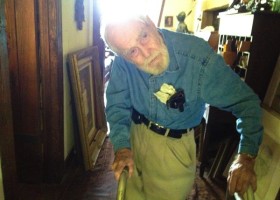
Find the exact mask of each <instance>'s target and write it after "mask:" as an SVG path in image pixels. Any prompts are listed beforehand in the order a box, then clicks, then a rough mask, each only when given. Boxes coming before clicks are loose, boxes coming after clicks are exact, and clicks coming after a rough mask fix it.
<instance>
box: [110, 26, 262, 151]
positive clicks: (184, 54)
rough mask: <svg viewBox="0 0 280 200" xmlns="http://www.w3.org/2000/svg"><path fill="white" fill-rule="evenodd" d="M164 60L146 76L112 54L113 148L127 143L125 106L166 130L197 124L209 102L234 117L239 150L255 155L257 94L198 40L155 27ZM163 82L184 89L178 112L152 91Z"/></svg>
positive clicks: (128, 118)
mask: <svg viewBox="0 0 280 200" xmlns="http://www.w3.org/2000/svg"><path fill="white" fill-rule="evenodd" d="M159 31H160V33H161V34H162V36H163V40H164V42H165V44H166V46H167V49H168V52H169V56H170V63H169V66H168V68H167V70H166V71H165V72H163V73H162V74H160V75H150V74H148V73H145V72H143V71H141V70H139V69H138V68H137V67H136V66H135V65H134V64H132V63H130V62H128V61H126V60H125V59H124V58H122V57H119V56H116V58H115V60H114V63H113V67H112V71H111V75H110V80H109V84H108V87H107V90H106V97H107V105H106V117H107V121H108V122H109V125H110V135H109V136H110V139H111V141H112V143H113V146H114V150H115V151H117V150H118V149H121V148H125V147H127V148H129V147H130V141H129V140H130V137H129V131H130V125H131V121H132V120H131V109H132V108H135V109H136V110H137V111H138V112H140V113H142V114H144V115H145V116H146V118H148V119H149V120H151V121H153V122H155V123H158V124H160V125H161V126H164V127H166V128H171V129H185V128H190V127H194V126H196V125H198V124H199V123H200V122H201V119H202V117H203V114H204V111H205V105H206V104H210V105H212V106H215V107H217V108H220V109H222V110H226V111H230V112H232V113H233V115H234V116H236V117H237V121H236V122H237V123H236V125H237V126H236V128H237V131H238V132H239V133H240V134H241V137H240V144H239V150H238V151H239V152H242V153H248V154H251V155H256V154H257V152H258V149H259V145H260V143H261V140H262V133H263V127H262V124H261V117H262V114H261V113H262V111H261V108H260V101H259V98H258V97H257V95H256V94H255V93H254V92H253V91H252V90H251V88H249V87H248V86H247V85H246V83H244V82H243V81H242V80H241V79H240V77H239V76H238V75H237V74H236V73H235V72H234V71H233V70H232V69H231V68H230V67H229V66H227V65H226V64H225V62H224V60H223V58H222V57H221V56H220V55H218V54H217V53H216V52H215V51H213V50H212V48H211V47H210V46H209V45H208V43H207V42H205V41H204V40H202V39H200V38H197V37H195V36H192V35H187V34H181V33H176V32H171V31H167V30H160V29H159ZM163 83H167V84H169V85H172V86H173V87H174V88H175V89H183V91H184V93H185V100H186V101H185V104H184V111H183V112H180V111H179V110H178V109H172V108H169V109H168V108H167V106H166V104H164V103H162V102H160V101H159V100H158V99H157V98H156V96H155V95H154V93H155V92H157V91H159V90H160V87H161V86H162V84H163Z"/></svg>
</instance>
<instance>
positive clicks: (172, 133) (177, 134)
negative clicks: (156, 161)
mask: <svg viewBox="0 0 280 200" xmlns="http://www.w3.org/2000/svg"><path fill="white" fill-rule="evenodd" d="M132 120H133V122H134V123H135V124H142V123H143V124H145V125H146V126H147V127H148V128H149V129H150V130H152V131H154V132H155V133H158V134H160V135H165V133H166V130H167V128H164V127H163V126H160V125H158V124H157V123H154V122H151V121H150V120H148V119H147V118H146V117H145V116H144V115H142V114H140V113H139V112H137V111H136V110H135V109H133V111H132ZM192 129H193V128H189V129H176V130H175V129H170V130H169V132H168V134H167V136H168V137H172V138H181V137H182V134H184V133H187V132H189V131H191V130H192Z"/></svg>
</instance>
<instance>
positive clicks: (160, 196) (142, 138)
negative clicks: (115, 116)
mask: <svg viewBox="0 0 280 200" xmlns="http://www.w3.org/2000/svg"><path fill="white" fill-rule="evenodd" d="M131 145H132V150H133V156H134V164H135V166H134V174H133V176H132V177H131V178H129V179H128V181H127V187H126V200H164V199H166V200H185V199H186V197H187V195H188V194H189V193H190V192H191V190H192V187H193V183H194V178H195V169H196V157H195V154H196V147H195V141H194V131H193V130H192V131H190V132H189V133H187V134H184V135H183V136H182V138H180V139H176V138H170V137H166V136H162V135H159V134H157V133H154V132H153V131H151V130H149V129H147V127H146V126H145V125H143V124H140V125H135V124H134V123H133V124H132V127H131Z"/></svg>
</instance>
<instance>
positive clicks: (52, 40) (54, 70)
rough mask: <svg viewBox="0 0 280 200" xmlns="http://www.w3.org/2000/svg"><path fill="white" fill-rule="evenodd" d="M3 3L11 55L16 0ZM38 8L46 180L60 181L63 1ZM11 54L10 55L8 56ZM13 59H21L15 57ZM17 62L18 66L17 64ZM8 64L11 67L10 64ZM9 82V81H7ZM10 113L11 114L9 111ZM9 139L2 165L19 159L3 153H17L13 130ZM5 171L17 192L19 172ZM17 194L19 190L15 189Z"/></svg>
mask: <svg viewBox="0 0 280 200" xmlns="http://www.w3.org/2000/svg"><path fill="white" fill-rule="evenodd" d="M0 2H1V19H2V15H4V16H5V18H6V20H7V23H10V24H11V26H6V23H5V24H1V29H2V27H3V30H5V31H6V33H7V36H8V37H7V40H6V44H7V45H8V46H9V52H8V53H7V54H8V56H11V54H13V53H15V52H14V50H15V49H16V48H17V47H16V38H15V32H16V30H15V28H14V27H13V26H12V25H13V24H14V20H15V16H14V15H15V13H14V6H15V5H14V0H11V1H5V0H0ZM2 5H3V6H2ZM2 8H3V9H2ZM4 8H6V9H4ZM35 9H36V10H35V12H36V13H37V15H36V21H37V23H36V24H37V27H36V33H37V36H38V37H37V38H38V41H37V45H38V52H37V53H38V54H37V55H38V67H39V69H40V77H41V91H42V92H41V97H42V98H41V99H42V119H43V123H42V139H43V146H42V148H43V152H44V153H43V169H42V170H43V180H42V181H43V182H45V183H59V182H60V181H61V180H62V177H63V175H64V128H63V123H64V122H63V54H62V23H61V2H60V1H57V0H42V1H37V2H36V4H35ZM5 10H6V15H5ZM2 11H3V12H2ZM1 23H2V22H1ZM1 39H2V38H1ZM1 42H2V40H1ZM6 44H5V45H6ZM1 53H2V52H1ZM1 56H2V55H1ZM8 56H6V58H8ZM7 62H8V61H7ZM12 62H17V61H14V60H13V61H12ZM10 64H11V63H10ZM13 64H15V65H16V64H17V63H13ZM7 65H8V69H9V64H7ZM2 67H4V66H2V60H1V70H2ZM0 75H1V76H4V75H3V74H2V71H1V74H0ZM8 82H9V81H8ZM5 83H6V84H7V81H6V82H5ZM6 87H8V86H5V90H6V89H7V88H6ZM3 88H4V87H3ZM11 92H12V91H11ZM1 103H2V102H1ZM1 109H2V107H1ZM5 109H8V108H5ZM9 109H10V110H12V108H11V107H9ZM1 111H2V110H1ZM1 113H2V112H1ZM7 116H10V114H9V113H7ZM10 126H11V127H10V129H12V125H10ZM1 133H2V130H1ZM0 135H1V134H0ZM7 135H8V134H7ZM2 137H3V135H1V141H4V140H2ZM9 140H11V142H10V143H7V142H6V141H5V145H4V146H2V147H1V148H2V149H4V151H1V153H2V157H1V158H2V168H3V164H5V163H9V162H12V163H14V162H15V157H14V158H13V157H7V156H3V152H6V153H7V155H14V144H13V142H14V140H13V133H10V134H9ZM2 149H1V150H2ZM3 174H5V177H7V178H5V180H4V188H6V187H9V189H8V192H10V191H11V189H12V192H14V188H12V187H10V186H9V183H10V181H13V180H14V179H15V180H16V179H17V177H16V173H14V171H11V169H4V171H3ZM5 192H6V191H5ZM14 194H16V193H15V192H14ZM11 199H13V198H11Z"/></svg>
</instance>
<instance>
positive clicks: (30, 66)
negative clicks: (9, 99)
mask: <svg viewBox="0 0 280 200" xmlns="http://www.w3.org/2000/svg"><path fill="white" fill-rule="evenodd" d="M14 6H15V7H14V8H15V10H14V11H15V30H16V43H17V53H16V59H17V66H11V67H12V70H13V71H12V74H13V76H14V80H16V81H17V82H18V83H17V84H14V85H16V88H12V89H13V91H14V92H16V93H17V99H13V101H14V105H16V106H15V109H14V115H15V116H17V120H15V133H16V134H25V135H38V132H39V131H40V109H39V108H40V94H39V77H38V76H39V70H38V67H37V55H36V51H37V49H36V25H35V12H34V1H33V0H26V1H22V0H15V4H14Z"/></svg>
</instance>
